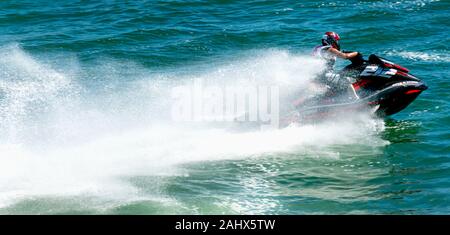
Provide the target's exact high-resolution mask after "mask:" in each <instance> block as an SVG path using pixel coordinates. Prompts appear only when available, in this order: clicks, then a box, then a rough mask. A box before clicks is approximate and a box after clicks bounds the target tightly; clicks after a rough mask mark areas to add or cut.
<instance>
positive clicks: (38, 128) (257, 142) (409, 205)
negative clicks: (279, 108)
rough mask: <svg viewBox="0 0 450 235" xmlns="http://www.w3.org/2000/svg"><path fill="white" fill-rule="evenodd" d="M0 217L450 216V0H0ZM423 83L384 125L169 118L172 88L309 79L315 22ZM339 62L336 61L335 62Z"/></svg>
mask: <svg viewBox="0 0 450 235" xmlns="http://www.w3.org/2000/svg"><path fill="white" fill-rule="evenodd" d="M0 9H1V10H0V131H1V135H0V213H2V214H448V213H450V154H449V153H450V147H449V146H450V131H449V129H448V125H449V124H450V118H449V115H448V113H449V112H450V106H449V102H450V97H449V93H448V88H449V87H450V84H449V80H448V76H449V74H450V72H449V70H448V68H449V63H450V56H449V54H448V53H449V46H448V45H449V44H450V37H449V36H448V31H449V29H450V27H449V20H450V19H449V15H450V2H449V1H438V0H436V1H433V0H428V1H427V0H421V1H419V0H410V1H406V0H405V1H395V2H392V1H374V0H372V1H369V0H366V1H259V0H252V1H237V0H236V1H232V0H229V1H225V0H214V1H200V0H190V1H181V0H180V1H177V0H173V1H142V2H141V1H132V2H128V1H127V2H123V1H112V0H111V1H107V0H103V1H64V3H62V2H60V1H46V0H42V1H1V2H0ZM329 30H333V31H336V32H338V33H339V34H340V36H341V38H342V47H343V48H344V49H347V50H357V51H360V52H362V53H363V54H364V55H369V54H371V53H376V54H378V55H380V56H383V57H386V58H389V59H391V60H393V61H395V62H397V63H399V64H401V65H403V66H405V67H407V68H409V69H410V70H411V72H412V74H414V75H415V76H417V77H419V78H421V79H423V80H424V81H425V82H426V83H427V84H428V86H429V89H428V90H427V91H425V92H424V93H423V94H421V95H420V96H419V98H418V99H417V100H416V101H415V102H414V103H412V104H411V105H410V106H409V107H408V108H406V109H405V110H403V111H402V112H400V113H398V114H396V115H394V116H392V117H390V118H387V119H376V118H370V117H367V116H364V115H362V116H360V115H359V114H358V115H356V114H355V115H349V116H351V117H346V118H344V119H339V120H333V121H327V122H323V123H315V124H305V125H296V126H291V127H288V128H285V129H281V130H273V131H266V132H254V131H253V132H252V131H239V132H234V131H229V130H227V129H223V128H219V127H211V125H194V126H191V125H190V124H189V125H188V124H186V125H182V124H179V123H178V124H177V123H175V124H174V123H171V122H170V121H168V120H169V116H168V112H169V111H170V110H169V107H170V106H169V103H168V100H170V99H169V97H170V90H171V88H173V87H175V86H177V85H179V84H182V83H183V82H186V81H190V80H192V79H194V78H201V79H205V80H209V81H210V82H212V83H213V84H220V83H221V82H224V81H226V82H231V83H233V84H236V83H237V84H241V83H242V82H243V81H247V80H256V82H257V83H258V84H265V83H264V82H266V81H272V82H273V81H276V82H279V83H280V84H287V85H288V86H292V84H294V85H293V86H295V84H299V85H298V86H299V87H300V88H301V87H302V86H304V81H307V80H309V79H311V77H312V74H314V67H316V62H315V61H314V60H313V59H312V58H310V57H308V55H309V53H310V51H311V48H313V47H314V46H315V45H317V44H318V43H319V41H320V38H321V36H322V34H323V32H325V31H329ZM344 64H345V62H340V63H339V64H338V67H340V66H343V65H344Z"/></svg>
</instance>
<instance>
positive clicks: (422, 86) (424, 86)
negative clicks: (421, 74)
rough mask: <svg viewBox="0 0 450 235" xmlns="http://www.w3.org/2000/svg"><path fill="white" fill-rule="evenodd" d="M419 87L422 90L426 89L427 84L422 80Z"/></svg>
mask: <svg viewBox="0 0 450 235" xmlns="http://www.w3.org/2000/svg"><path fill="white" fill-rule="evenodd" d="M419 88H420V89H421V90H422V91H424V90H426V89H428V86H427V84H425V83H424V82H422V84H421V85H420V86H419Z"/></svg>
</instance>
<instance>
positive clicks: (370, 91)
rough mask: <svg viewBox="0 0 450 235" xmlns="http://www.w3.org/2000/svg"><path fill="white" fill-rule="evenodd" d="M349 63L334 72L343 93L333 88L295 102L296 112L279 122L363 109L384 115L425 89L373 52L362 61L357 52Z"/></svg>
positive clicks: (408, 102)
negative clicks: (298, 102) (316, 95)
mask: <svg viewBox="0 0 450 235" xmlns="http://www.w3.org/2000/svg"><path fill="white" fill-rule="evenodd" d="M351 62H352V64H350V65H348V66H347V67H345V68H344V69H343V70H342V71H341V72H339V73H338V76H339V77H340V79H341V80H342V79H344V80H345V81H346V89H344V90H345V92H342V89H341V90H340V89H337V90H338V91H334V92H328V93H327V94H326V95H324V96H322V97H319V98H317V97H315V98H314V99H313V101H305V102H301V103H300V104H295V106H296V111H294V113H291V115H288V116H286V117H285V118H284V120H282V121H284V122H292V120H293V119H300V120H301V121H305V120H308V119H317V118H326V117H330V116H333V115H336V114H337V113H347V112H348V111H352V110H363V109H366V110H369V111H370V112H372V113H374V114H375V115H377V116H380V117H385V116H389V115H392V114H395V113H398V112H400V111H401V110H403V109H404V108H406V107H407V106H408V105H409V104H410V103H411V102H413V101H414V100H415V99H416V98H417V97H418V96H419V95H420V93H422V92H423V91H424V90H426V89H427V86H426V84H425V83H424V82H423V81H421V80H420V79H419V78H417V77H415V76H414V75H412V74H410V73H409V70H408V69H407V68H404V67H402V66H400V65H398V64H395V63H393V62H391V61H389V60H387V59H385V58H382V57H379V56H377V55H374V54H372V55H370V56H369V58H368V60H364V59H363V57H362V55H361V54H359V55H358V56H357V57H355V58H353V59H352V60H351Z"/></svg>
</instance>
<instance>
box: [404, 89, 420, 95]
mask: <svg viewBox="0 0 450 235" xmlns="http://www.w3.org/2000/svg"><path fill="white" fill-rule="evenodd" d="M418 92H421V90H409V91H406V92H405V94H406V95H410V94H414V93H418Z"/></svg>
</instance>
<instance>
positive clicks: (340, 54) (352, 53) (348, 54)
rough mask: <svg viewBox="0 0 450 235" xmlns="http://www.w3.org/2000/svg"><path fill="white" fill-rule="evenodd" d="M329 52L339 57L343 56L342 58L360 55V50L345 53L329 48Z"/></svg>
mask: <svg viewBox="0 0 450 235" xmlns="http://www.w3.org/2000/svg"><path fill="white" fill-rule="evenodd" d="M328 52H330V53H332V54H335V55H336V56H337V57H339V58H342V59H351V58H353V57H355V56H357V55H358V52H349V53H343V52H340V51H338V50H336V49H334V48H330V49H328Z"/></svg>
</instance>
